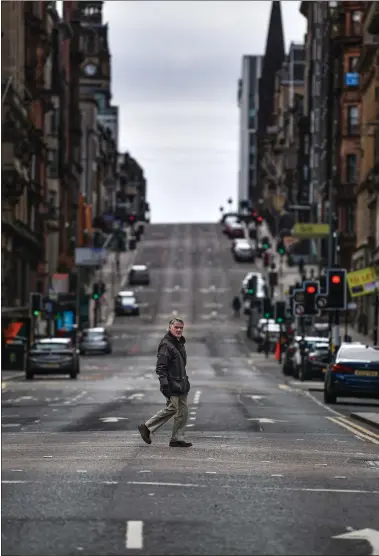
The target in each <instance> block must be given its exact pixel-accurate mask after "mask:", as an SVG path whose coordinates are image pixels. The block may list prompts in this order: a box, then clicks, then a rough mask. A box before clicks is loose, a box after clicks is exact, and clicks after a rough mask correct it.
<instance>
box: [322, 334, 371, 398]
mask: <svg viewBox="0 0 379 556" xmlns="http://www.w3.org/2000/svg"><path fill="white" fill-rule="evenodd" d="M338 397H343V398H347V397H353V398H372V399H379V349H378V348H377V347H376V346H366V345H364V344H358V343H354V344H350V343H349V344H347V343H343V344H342V345H341V347H340V349H339V350H338V352H337V353H336V356H335V359H334V360H333V361H332V362H331V363H329V365H328V367H327V370H326V373H325V380H324V401H325V403H327V404H334V403H336V401H337V398H338Z"/></svg>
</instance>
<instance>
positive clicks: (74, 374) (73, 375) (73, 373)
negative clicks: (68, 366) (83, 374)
mask: <svg viewBox="0 0 379 556" xmlns="http://www.w3.org/2000/svg"><path fill="white" fill-rule="evenodd" d="M70 378H71V379H72V380H75V379H76V378H78V371H77V370H76V369H75V370H73V371H71V372H70Z"/></svg>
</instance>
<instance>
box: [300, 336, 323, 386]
mask: <svg viewBox="0 0 379 556" xmlns="http://www.w3.org/2000/svg"><path fill="white" fill-rule="evenodd" d="M329 353H330V351H329V342H319V343H316V344H314V345H313V346H312V348H311V349H310V350H309V351H308V353H307V354H306V357H305V361H304V365H303V366H300V368H299V379H300V380H301V381H304V380H312V379H313V378H319V379H320V378H321V379H322V380H324V374H325V372H326V368H327V366H328V363H329V358H330V355H329Z"/></svg>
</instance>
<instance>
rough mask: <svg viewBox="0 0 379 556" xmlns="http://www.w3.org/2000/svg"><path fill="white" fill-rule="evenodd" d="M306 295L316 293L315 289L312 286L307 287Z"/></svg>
mask: <svg viewBox="0 0 379 556" xmlns="http://www.w3.org/2000/svg"><path fill="white" fill-rule="evenodd" d="M307 293H316V288H315V287H314V286H307Z"/></svg>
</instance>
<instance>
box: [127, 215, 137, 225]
mask: <svg viewBox="0 0 379 556" xmlns="http://www.w3.org/2000/svg"><path fill="white" fill-rule="evenodd" d="M135 219H136V217H135V216H134V214H129V216H128V222H129V224H133V223H134V221H135Z"/></svg>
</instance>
